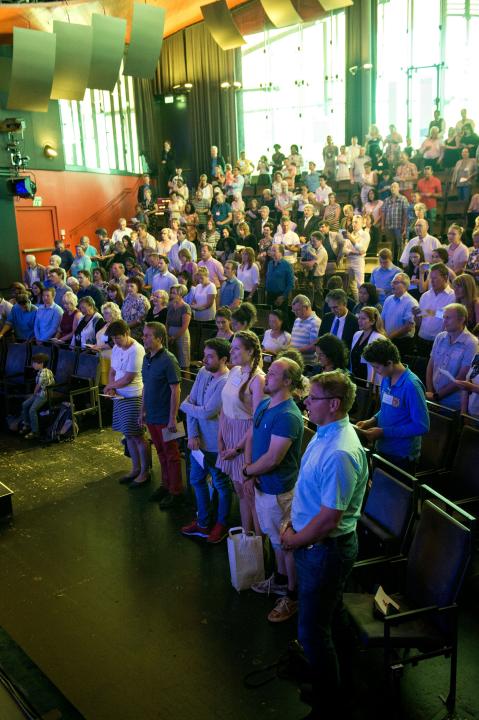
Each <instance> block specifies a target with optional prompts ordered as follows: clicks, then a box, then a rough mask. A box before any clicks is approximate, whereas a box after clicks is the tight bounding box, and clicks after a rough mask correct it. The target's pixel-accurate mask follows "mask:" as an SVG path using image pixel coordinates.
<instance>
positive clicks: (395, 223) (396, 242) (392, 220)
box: [381, 182, 408, 263]
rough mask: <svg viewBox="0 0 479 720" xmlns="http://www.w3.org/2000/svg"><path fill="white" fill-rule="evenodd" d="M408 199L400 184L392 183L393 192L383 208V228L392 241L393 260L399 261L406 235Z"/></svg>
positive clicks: (388, 238)
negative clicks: (401, 190) (403, 193)
mask: <svg viewBox="0 0 479 720" xmlns="http://www.w3.org/2000/svg"><path fill="white" fill-rule="evenodd" d="M407 214H408V201H407V199H406V198H405V197H404V195H400V194H399V184H398V183H397V182H393V183H391V194H390V195H389V197H387V198H386V199H385V200H384V203H383V206H382V208H381V230H382V231H383V232H384V233H386V239H387V240H388V241H389V242H391V243H392V248H393V261H394V262H395V263H396V262H397V261H398V258H399V255H400V250H401V246H402V241H403V238H405V237H406V228H407Z"/></svg>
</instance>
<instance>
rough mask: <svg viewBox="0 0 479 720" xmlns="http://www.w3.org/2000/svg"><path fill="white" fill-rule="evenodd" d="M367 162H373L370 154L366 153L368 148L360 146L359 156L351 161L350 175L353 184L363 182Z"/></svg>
mask: <svg viewBox="0 0 479 720" xmlns="http://www.w3.org/2000/svg"><path fill="white" fill-rule="evenodd" d="M367 162H371V158H370V157H369V155H366V148H364V147H360V148H359V153H358V156H357V157H356V158H355V159H354V160H353V161H352V162H351V165H350V170H349V177H350V180H351V185H354V184H355V183H356V184H357V185H360V184H361V178H362V176H363V175H364V165H365V163H367Z"/></svg>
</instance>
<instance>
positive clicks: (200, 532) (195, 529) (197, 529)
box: [181, 520, 208, 538]
mask: <svg viewBox="0 0 479 720" xmlns="http://www.w3.org/2000/svg"><path fill="white" fill-rule="evenodd" d="M181 533H182V534H183V535H186V536H187V537H201V538H207V537H208V528H204V527H201V525H198V523H197V522H196V520H193V522H191V523H190V524H189V525H185V526H184V527H182V528H181Z"/></svg>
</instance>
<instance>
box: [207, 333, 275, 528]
mask: <svg viewBox="0 0 479 720" xmlns="http://www.w3.org/2000/svg"><path fill="white" fill-rule="evenodd" d="M230 361H231V364H232V365H233V367H232V369H231V370H230V373H229V375H228V379H227V381H226V384H225V386H224V388H223V392H222V395H221V398H222V408H221V415H220V421H219V432H218V461H217V467H218V468H220V470H223V472H225V473H226V474H227V475H229V476H230V478H231V480H232V482H233V487H234V490H235V492H236V494H237V495H238V498H239V505H240V513H241V524H242V526H243V528H244V529H245V530H246V531H250V530H253V528H254V529H255V530H256V532H257V533H258V534H259V533H260V529H259V523H258V520H257V518H256V513H255V510H254V500H251V499H250V498H248V497H247V496H246V495H245V493H244V480H245V478H244V476H243V468H244V466H245V464H246V462H248V461H249V462H251V458H250V457H245V445H246V435H247V433H248V430H249V429H250V427H251V425H252V423H253V415H254V412H255V410H256V408H257V407H258V404H259V403H260V401H261V400H262V399H263V397H264V392H263V390H264V382H265V376H264V372H263V371H262V369H261V345H260V342H259V339H258V337H257V335H256V334H255V333H253V332H251V331H250V330H242V331H240V332H238V333H236V334H235V336H234V338H233V342H232V343H231V354H230Z"/></svg>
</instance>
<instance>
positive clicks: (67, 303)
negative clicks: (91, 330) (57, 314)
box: [55, 290, 82, 343]
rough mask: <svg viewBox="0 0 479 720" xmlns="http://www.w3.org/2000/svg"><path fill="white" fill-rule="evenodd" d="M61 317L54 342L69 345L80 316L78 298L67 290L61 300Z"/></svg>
mask: <svg viewBox="0 0 479 720" xmlns="http://www.w3.org/2000/svg"><path fill="white" fill-rule="evenodd" d="M62 306H63V310H64V312H63V315H62V319H61V322H60V325H59V328H58V332H57V334H56V335H55V340H58V342H62V343H69V342H70V341H71V339H72V336H73V333H74V332H75V330H76V328H77V325H78V323H79V322H80V320H81V318H82V314H81V312H80V310H79V309H78V298H77V296H76V295H75V293H74V292H72V291H71V290H67V292H66V293H65V295H64V296H63V300H62Z"/></svg>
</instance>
